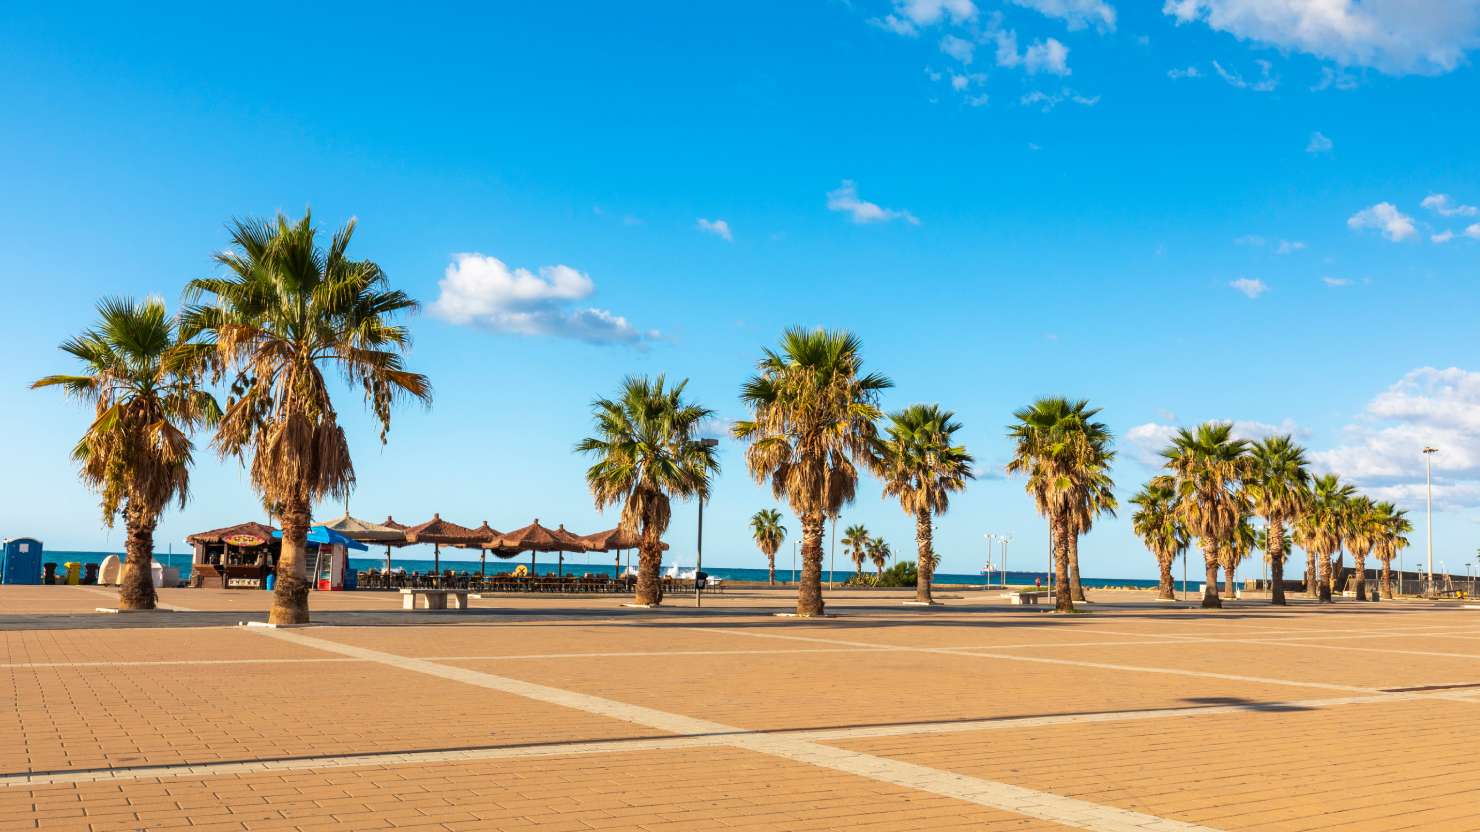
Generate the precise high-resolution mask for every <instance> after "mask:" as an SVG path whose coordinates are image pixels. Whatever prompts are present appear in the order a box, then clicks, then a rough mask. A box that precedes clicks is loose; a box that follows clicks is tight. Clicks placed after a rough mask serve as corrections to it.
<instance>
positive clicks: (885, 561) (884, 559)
mask: <svg viewBox="0 0 1480 832" xmlns="http://www.w3.org/2000/svg"><path fill="white" fill-rule="evenodd" d="M892 557H894V551H893V550H892V549H890V548H889V544H888V543H885V542H884V538H882V537H874V538H870V539H869V542H868V559H869V561H870V562H872V563H873V565H874V569H875V571H876V572H877V573H878V575H879V576H880V577H883V575H884V567H886V566H888V565H889V559H890V558H892Z"/></svg>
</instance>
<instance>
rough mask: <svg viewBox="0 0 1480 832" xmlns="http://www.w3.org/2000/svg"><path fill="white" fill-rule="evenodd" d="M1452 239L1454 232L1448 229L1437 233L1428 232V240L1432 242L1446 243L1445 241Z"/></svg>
mask: <svg viewBox="0 0 1480 832" xmlns="http://www.w3.org/2000/svg"><path fill="white" fill-rule="evenodd" d="M1453 239H1454V232H1453V231H1448V230H1445V231H1440V232H1439V233H1438V234H1430V235H1429V241H1430V242H1432V243H1436V244H1438V245H1444V244H1445V243H1447V242H1449V241H1450V240H1453Z"/></svg>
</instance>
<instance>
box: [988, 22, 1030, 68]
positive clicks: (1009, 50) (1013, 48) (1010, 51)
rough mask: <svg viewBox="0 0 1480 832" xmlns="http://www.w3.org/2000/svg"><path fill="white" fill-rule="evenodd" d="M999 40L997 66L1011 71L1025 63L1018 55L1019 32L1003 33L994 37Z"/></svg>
mask: <svg viewBox="0 0 1480 832" xmlns="http://www.w3.org/2000/svg"><path fill="white" fill-rule="evenodd" d="M994 37H995V38H996V40H997V66H1001V67H1006V68H1008V69H1011V68H1013V67H1015V66H1017V65H1018V64H1020V63H1022V62H1023V57H1022V56H1021V55H1019V54H1018V48H1017V32H1010V31H1002V32H998V33H997V34H996V35H995V36H994Z"/></svg>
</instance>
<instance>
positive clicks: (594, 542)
mask: <svg viewBox="0 0 1480 832" xmlns="http://www.w3.org/2000/svg"><path fill="white" fill-rule="evenodd" d="M581 543H582V544H583V545H584V546H585V547H586V551H588V552H616V553H617V559H616V575H617V576H618V577H620V576H621V573H622V551H623V550H624V549H636V548H638V546H640V545H641V543H642V541H641V540H639V539H638V537H637V535H636V534H633V533H630V532H624V531H622V530H621V529H620V528H615V529H607V530H606V531H604V532H594V533H592V534H588V535H583V536H582V537H581ZM662 546H663V548H664V549H665V550H666V549H667V548H668V544H667V543H664V544H662Z"/></svg>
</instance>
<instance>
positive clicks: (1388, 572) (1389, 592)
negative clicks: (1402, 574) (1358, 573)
mask: <svg viewBox="0 0 1480 832" xmlns="http://www.w3.org/2000/svg"><path fill="white" fill-rule="evenodd" d="M1382 597H1384V598H1386V599H1388V600H1389V601H1391V600H1393V559H1392V558H1391V557H1387V558H1382Z"/></svg>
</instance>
